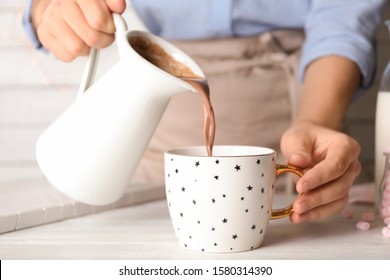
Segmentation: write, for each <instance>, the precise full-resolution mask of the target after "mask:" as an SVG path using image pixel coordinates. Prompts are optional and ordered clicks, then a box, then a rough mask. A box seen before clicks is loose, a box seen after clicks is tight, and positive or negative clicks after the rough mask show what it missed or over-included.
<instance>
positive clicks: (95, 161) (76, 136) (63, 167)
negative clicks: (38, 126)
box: [36, 14, 204, 205]
mask: <svg viewBox="0 0 390 280" xmlns="http://www.w3.org/2000/svg"><path fill="white" fill-rule="evenodd" d="M113 17H114V22H115V26H116V44H117V46H118V49H119V56H120V59H119V61H118V62H117V63H116V64H115V65H114V66H113V67H112V68H111V69H110V70H109V71H107V73H105V74H104V75H103V76H102V77H101V78H100V79H99V80H98V81H96V82H93V81H92V79H93V73H94V72H95V71H94V70H95V68H96V53H97V51H96V50H91V52H90V55H89V58H88V61H87V65H86V68H85V71H84V74H83V78H82V82H81V86H80V91H79V92H81V94H79V97H78V98H77V100H76V101H75V102H74V103H73V104H72V105H71V106H70V107H69V108H68V109H67V110H66V111H65V112H64V113H63V114H62V115H61V116H60V117H59V118H58V119H57V120H55V121H54V122H53V123H52V124H51V125H50V126H49V127H48V128H47V129H46V131H44V132H43V134H42V135H41V136H40V137H39V139H38V142H37V145H36V156H37V161H38V164H39V166H40V168H41V170H42V172H43V173H44V174H45V176H46V177H47V179H48V180H49V181H50V183H51V184H52V185H53V186H55V187H56V188H57V189H59V190H60V191H62V192H63V193H65V194H67V195H68V196H70V197H71V198H73V199H75V200H77V201H80V202H83V203H87V204H92V205H105V204H109V203H112V202H114V201H116V200H117V199H119V198H120V197H121V196H122V195H123V193H124V192H125V190H126V188H127V186H128V184H129V181H130V179H131V177H132V175H133V173H134V171H135V169H136V167H137V165H138V163H139V161H140V159H141V157H142V155H143V153H144V151H145V149H146V147H147V145H148V143H149V141H150V138H151V137H152V135H153V133H154V131H155V129H156V127H157V125H158V123H159V121H160V119H161V117H162V115H163V113H164V110H165V108H166V106H167V105H168V103H169V100H170V98H171V96H173V95H175V94H179V93H184V92H188V91H192V92H195V93H197V91H196V90H195V89H194V88H193V87H192V86H190V85H189V84H188V83H186V82H185V81H183V80H181V79H179V78H177V77H174V76H172V75H170V74H168V73H167V72H165V71H163V70H161V69H160V68H158V67H156V66H154V65H153V64H151V63H149V62H148V61H147V60H145V59H144V58H142V57H141V56H140V55H139V54H138V53H137V52H136V51H135V50H134V49H133V48H132V47H131V45H130V44H129V42H128V38H130V37H131V36H144V37H147V38H148V39H149V40H151V41H152V42H154V43H157V44H158V45H159V46H160V47H162V48H163V49H164V50H165V51H166V52H167V53H168V54H170V55H171V56H172V57H174V58H175V59H176V60H178V61H180V62H182V63H184V64H185V65H187V66H188V67H189V68H190V69H191V70H192V71H193V73H194V74H196V75H198V76H201V77H204V74H203V72H202V70H201V69H200V67H199V66H198V65H197V64H196V63H195V62H194V61H193V60H192V59H191V58H190V57H189V56H187V55H186V54H185V53H183V52H182V51H180V50H179V49H177V48H176V47H174V46H173V45H171V44H169V43H168V42H166V41H164V40H162V39H161V38H159V37H156V36H154V35H152V34H150V33H147V32H141V31H127V26H126V23H125V21H124V20H123V18H122V17H121V16H120V15H117V14H114V15H113Z"/></svg>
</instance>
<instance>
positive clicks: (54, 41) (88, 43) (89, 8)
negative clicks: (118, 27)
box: [30, 0, 126, 61]
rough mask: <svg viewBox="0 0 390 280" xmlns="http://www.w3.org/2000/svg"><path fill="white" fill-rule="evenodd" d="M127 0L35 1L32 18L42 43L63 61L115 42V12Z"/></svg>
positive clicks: (120, 9) (119, 11)
mask: <svg viewBox="0 0 390 280" xmlns="http://www.w3.org/2000/svg"><path fill="white" fill-rule="evenodd" d="M125 8H126V2H125V0H118V1H115V0H106V1H103V0H93V1H92V0H68V1H63V0H56V1H51V0H32V5H31V14H30V19H31V22H32V25H33V27H34V29H35V31H36V34H37V36H38V39H39V41H40V43H41V44H42V45H43V47H45V48H46V49H48V50H49V51H51V52H52V53H53V54H54V55H55V56H57V57H58V58H59V59H61V60H63V61H71V60H73V59H75V58H76V57H78V56H83V55H87V54H88V52H89V48H90V47H94V48H104V47H106V46H108V45H109V44H111V43H112V42H113V41H114V32H115V26H114V22H113V20H112V17H111V13H112V12H115V13H122V12H123V11H124V10H125Z"/></svg>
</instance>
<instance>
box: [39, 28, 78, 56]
mask: <svg viewBox="0 0 390 280" xmlns="http://www.w3.org/2000/svg"><path fill="white" fill-rule="evenodd" d="M38 30H39V29H38ZM38 30H37V31H38ZM46 34H47V33H46ZM40 41H41V43H42V45H43V46H45V48H46V49H48V50H50V52H51V53H52V54H53V55H54V56H55V57H56V58H58V59H60V60H62V61H64V62H70V61H72V60H74V59H75V58H76V57H75V56H73V55H72V54H70V53H69V52H68V51H67V50H66V49H65V48H64V47H63V46H62V45H61V44H60V42H59V41H58V40H57V38H55V37H54V36H53V35H50V36H48V35H45V36H42V38H40Z"/></svg>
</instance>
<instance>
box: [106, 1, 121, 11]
mask: <svg viewBox="0 0 390 280" xmlns="http://www.w3.org/2000/svg"><path fill="white" fill-rule="evenodd" d="M106 4H107V7H108V8H109V9H110V11H111V12H112V13H116V14H122V13H123V12H124V11H125V10H126V0H106Z"/></svg>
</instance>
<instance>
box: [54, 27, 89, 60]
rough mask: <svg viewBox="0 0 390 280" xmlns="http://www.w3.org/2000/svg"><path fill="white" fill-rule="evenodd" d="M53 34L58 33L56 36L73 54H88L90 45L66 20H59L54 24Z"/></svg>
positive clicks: (75, 55)
mask: <svg viewBox="0 0 390 280" xmlns="http://www.w3.org/2000/svg"><path fill="white" fill-rule="evenodd" d="M52 34H56V35H55V36H54V37H55V38H56V39H57V41H58V42H59V44H60V45H61V46H62V47H63V48H64V49H66V50H67V52H68V53H70V54H71V56H73V57H78V56H86V55H87V54H88V52H89V47H88V46H87V45H86V44H85V43H84V41H83V40H82V39H81V38H80V37H79V36H78V35H77V34H76V33H75V32H74V30H73V29H72V28H71V27H70V26H69V25H68V24H67V23H66V22H65V21H64V20H62V19H61V20H58V21H57V22H56V24H53V25H52Z"/></svg>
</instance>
